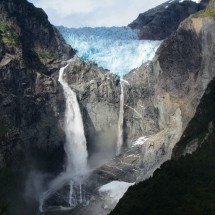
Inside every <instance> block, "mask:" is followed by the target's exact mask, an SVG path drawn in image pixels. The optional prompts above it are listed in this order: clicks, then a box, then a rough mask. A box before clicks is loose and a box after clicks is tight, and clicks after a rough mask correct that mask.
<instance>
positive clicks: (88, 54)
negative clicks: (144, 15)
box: [58, 26, 161, 77]
mask: <svg viewBox="0 0 215 215" xmlns="http://www.w3.org/2000/svg"><path fill="white" fill-rule="evenodd" d="M58 29H59V30H60V32H61V33H62V35H63V37H64V39H65V40H66V41H67V43H69V44H70V45H71V46H72V47H73V48H74V49H76V50H77V54H78V56H79V57H81V58H83V59H84V60H89V61H92V62H94V63H96V64H98V66H100V67H103V68H104V69H108V70H110V71H111V72H112V73H114V74H117V75H119V76H120V77H123V76H124V75H125V74H127V73H128V72H130V71H131V70H132V69H135V68H138V67H140V66H141V65H142V64H143V63H145V62H147V61H148V60H151V59H152V58H153V57H154V54H155V52H156V50H157V48H158V47H159V45H160V44H161V41H149V40H138V36H137V32H136V31H134V30H132V29H131V28H129V27H110V28H107V27H98V28H88V27H85V28H65V27H62V26H61V27H58Z"/></svg>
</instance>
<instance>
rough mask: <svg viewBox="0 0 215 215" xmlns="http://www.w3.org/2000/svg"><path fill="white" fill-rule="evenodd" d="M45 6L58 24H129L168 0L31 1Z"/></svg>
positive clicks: (51, 20)
mask: <svg viewBox="0 0 215 215" xmlns="http://www.w3.org/2000/svg"><path fill="white" fill-rule="evenodd" d="M28 1H29V2H32V3H34V5H35V6H37V7H41V8H43V10H44V11H45V12H46V13H47V14H48V16H49V20H50V22H51V23H52V24H54V25H64V26H67V27H85V26H89V27H96V26H126V25H128V24H129V23H130V22H132V21H133V20H134V19H136V17H137V16H138V14H139V13H142V12H144V11H146V10H148V9H150V8H152V7H154V6H156V5H159V4H161V3H163V2H165V1H166V0H28Z"/></svg>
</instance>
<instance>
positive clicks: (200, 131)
mask: <svg viewBox="0 0 215 215" xmlns="http://www.w3.org/2000/svg"><path fill="white" fill-rule="evenodd" d="M214 93H215V81H214V79H213V80H212V81H211V82H210V84H209V86H208V87H207V89H206V92H205V94H204V95H203V98H202V99H201V102H200V105H199V106H198V108H197V111H196V114H195V116H194V118H193V119H192V121H191V122H190V123H189V125H188V126H187V128H186V130H185V132H184V134H183V137H182V138H181V140H180V142H179V143H178V144H177V145H176V146H177V147H176V148H175V149H174V153H173V155H174V158H176V157H177V158H178V160H171V161H168V162H166V163H165V164H164V165H162V166H161V168H160V169H159V170H157V171H156V172H155V173H154V175H153V177H152V178H150V179H148V180H147V181H145V182H141V183H139V184H137V185H135V186H133V187H131V188H129V190H128V192H127V193H126V194H125V196H124V197H123V198H122V199H121V200H120V202H119V204H118V205H117V207H116V208H115V209H114V210H113V212H111V213H110V214H111V215H114V214H117V215H121V214H122V215H126V214H132V213H135V214H188V215H190V214H193V213H195V214H204V213H205V211H207V213H208V214H213V213H214V212H215V210H214V208H215V207H214V199H215V195H214V192H213V181H214V175H215V171H214V167H215V162H214V151H215V141H214V140H215V139H214V137H215V129H214V128H215V127H214V122H215V112H214V111H215V94H214ZM197 148H198V149H197ZM196 149H197V151H196V152H194V151H195V150H196ZM186 153H189V154H190V155H186V156H182V155H185V154H186ZM191 153H192V155H191ZM209 196H210V197H209ZM152 202H153V204H152Z"/></svg>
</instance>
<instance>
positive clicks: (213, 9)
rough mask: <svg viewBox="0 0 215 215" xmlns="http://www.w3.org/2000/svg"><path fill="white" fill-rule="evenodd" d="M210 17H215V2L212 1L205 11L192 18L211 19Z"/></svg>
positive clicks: (214, 0)
mask: <svg viewBox="0 0 215 215" xmlns="http://www.w3.org/2000/svg"><path fill="white" fill-rule="evenodd" d="M210 16H215V0H211V1H210V3H209V4H208V6H207V8H206V9H205V10H201V11H199V12H198V13H195V14H194V15H192V16H191V17H193V18H197V17H210Z"/></svg>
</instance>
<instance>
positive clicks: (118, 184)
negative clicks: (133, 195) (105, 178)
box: [99, 181, 134, 202]
mask: <svg viewBox="0 0 215 215" xmlns="http://www.w3.org/2000/svg"><path fill="white" fill-rule="evenodd" d="M132 185H134V183H127V182H123V181H112V182H110V183H108V184H105V185H103V186H101V187H100V188H99V192H100V193H105V194H107V195H108V196H109V197H110V198H111V201H113V202H118V201H119V200H120V199H121V198H122V197H123V195H124V194H125V192H126V191H127V190H128V188H129V187H130V186H132Z"/></svg>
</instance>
